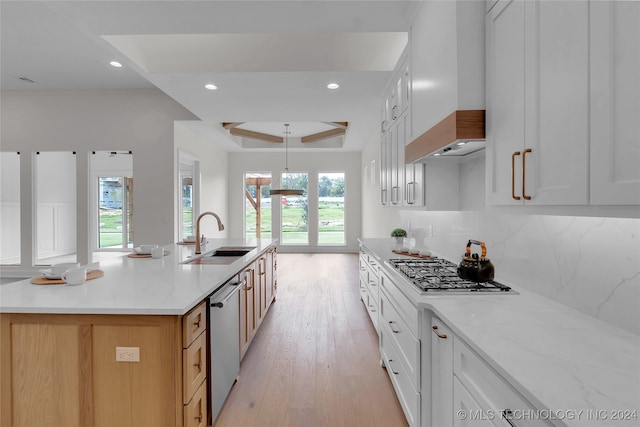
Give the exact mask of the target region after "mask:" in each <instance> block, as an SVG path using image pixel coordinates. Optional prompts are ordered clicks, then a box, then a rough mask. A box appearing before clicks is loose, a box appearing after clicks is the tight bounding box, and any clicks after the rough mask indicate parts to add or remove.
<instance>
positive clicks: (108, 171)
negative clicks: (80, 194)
mask: <svg viewBox="0 0 640 427" xmlns="http://www.w3.org/2000/svg"><path fill="white" fill-rule="evenodd" d="M90 169H91V174H92V176H93V178H92V181H93V184H92V186H91V188H92V189H93V195H92V196H91V204H92V206H93V207H92V209H91V211H92V217H93V219H92V220H91V227H92V228H93V230H94V236H95V240H93V239H92V241H93V242H94V243H92V247H94V248H95V250H98V251H110V250H111V251H117V250H123V249H127V248H131V247H133V236H134V229H133V154H131V152H128V151H118V152H116V151H99V152H94V153H93V154H92V155H91V157H90Z"/></svg>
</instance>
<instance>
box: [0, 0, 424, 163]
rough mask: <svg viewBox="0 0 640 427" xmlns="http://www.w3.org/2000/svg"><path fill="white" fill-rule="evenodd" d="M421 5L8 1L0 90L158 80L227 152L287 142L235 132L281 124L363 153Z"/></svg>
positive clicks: (293, 137) (276, 129) (276, 130)
mask: <svg viewBox="0 0 640 427" xmlns="http://www.w3.org/2000/svg"><path fill="white" fill-rule="evenodd" d="M419 3H420V2H414V1H401V0H391V1H375V0H373V1H367V0H356V1H331V0H329V1H326V0H323V1H313V0H297V1H296V0H294V1H268V0H259V1H243V0H235V1H206V0H205V1H186V0H182V1H171V0H168V1H51V0H49V1H4V0H3V1H2V2H0V19H1V33H0V42H1V48H2V49H1V58H0V59H1V62H0V66H1V70H0V73H1V74H0V76H1V81H0V88H1V89H2V91H6V90H19V91H22V90H25V91H43V90H89V89H134V88H154V87H155V88H158V89H160V90H162V91H163V92H165V93H166V94H167V95H169V96H171V97H172V98H174V99H175V100H176V101H177V102H179V103H180V104H182V105H183V106H184V107H185V108H187V109H189V110H190V111H191V112H193V113H194V114H195V115H196V116H197V117H199V118H200V119H201V122H194V123H191V126H192V128H193V129H194V130H196V131H197V132H200V133H203V134H205V135H206V136H208V137H211V138H212V139H213V140H215V141H216V143H218V144H220V145H221V146H223V147H224V148H226V149H228V150H230V151H239V150H243V149H264V150H273V149H281V144H274V143H272V142H269V141H265V140H264V138H262V139H261V138H253V137H251V136H247V135H246V134H245V135H239V134H237V133H238V132H236V135H233V134H232V133H231V132H230V131H231V129H236V130H240V129H244V130H245V131H248V132H257V133H259V134H271V135H275V136H276V137H279V138H282V135H283V129H284V123H290V124H291V126H290V131H291V134H290V141H291V143H292V144H291V147H292V150H297V149H298V150H303V149H304V150H310V149H311V150H313V149H327V150H348V151H357V150H359V149H361V148H362V146H364V145H365V143H366V142H367V141H368V139H369V138H371V137H372V135H374V134H375V132H376V131H377V129H378V125H377V123H378V120H379V119H378V117H379V98H380V95H381V93H382V91H383V90H384V86H385V84H386V82H387V80H388V79H389V77H390V73H391V71H392V69H393V67H394V65H395V63H396V61H397V59H398V57H399V56H400V54H401V52H402V50H403V49H404V47H405V45H406V43H407V38H408V36H407V33H408V30H409V27H410V22H411V17H412V15H413V13H414V12H415V10H416V8H417V7H418V5H419ZM112 60H117V61H119V62H121V63H122V64H123V67H121V68H113V67H111V66H110V65H109V62H110V61H112ZM25 79H28V80H25ZM29 80H31V81H32V82H29ZM207 83H211V84H214V85H215V86H216V87H217V89H216V90H207V89H205V87H204V85H205V84H207ZM329 83H338V84H339V86H340V87H339V88H338V89H333V90H331V89H328V88H327V84H329ZM224 123H234V124H235V125H234V126H229V125H227V126H226V128H225V126H224V125H223V124H224ZM240 123H241V124H240ZM335 123H346V124H348V126H345V127H344V128H343V129H342V130H343V131H344V132H341V131H339V130H335V129H341V127H340V126H336V125H335ZM330 130H333V132H335V134H334V135H329V136H327V137H323V138H318V139H316V140H315V142H313V143H305V142H303V138H304V137H307V136H310V135H314V134H318V133H322V132H328V131H330ZM240 133H241V132H240ZM249 135H251V134H250V133H249Z"/></svg>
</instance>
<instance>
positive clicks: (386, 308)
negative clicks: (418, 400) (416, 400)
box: [380, 292, 420, 390]
mask: <svg viewBox="0 0 640 427" xmlns="http://www.w3.org/2000/svg"><path fill="white" fill-rule="evenodd" d="M380 328H381V329H383V330H384V331H385V333H386V335H387V336H388V339H389V340H392V341H394V344H395V345H396V347H398V353H399V354H398V355H397V356H398V357H399V358H400V359H401V362H402V363H403V364H404V365H405V368H406V370H407V374H408V375H409V379H410V381H411V383H412V384H413V387H414V388H415V389H416V390H420V341H418V340H417V339H416V337H415V336H414V335H413V333H412V332H411V330H410V329H409V327H408V326H407V324H406V322H405V321H404V320H403V318H402V316H400V314H399V313H398V311H397V309H396V307H395V306H394V305H393V304H392V303H391V302H390V300H389V298H388V297H387V294H386V292H381V293H380Z"/></svg>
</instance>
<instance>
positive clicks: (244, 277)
mask: <svg viewBox="0 0 640 427" xmlns="http://www.w3.org/2000/svg"><path fill="white" fill-rule="evenodd" d="M276 280H277V273H276V249H275V247H273V248H271V249H269V250H268V251H267V252H266V253H264V254H262V255H261V256H260V257H258V259H256V260H255V261H254V262H252V263H251V264H249V265H247V266H246V267H245V268H244V269H243V270H242V272H241V273H240V283H241V285H240V286H242V289H241V290H240V359H242V358H243V357H244V355H245V353H246V352H247V350H248V349H249V345H250V344H251V341H252V340H253V337H254V335H255V334H256V332H257V331H258V328H259V327H260V324H261V323H262V320H263V319H264V317H265V316H266V315H267V311H268V310H269V307H271V303H272V302H273V301H274V300H275V297H276V286H277V285H276V283H277V282H276Z"/></svg>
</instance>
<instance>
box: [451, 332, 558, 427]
mask: <svg viewBox="0 0 640 427" xmlns="http://www.w3.org/2000/svg"><path fill="white" fill-rule="evenodd" d="M451 338H452V339H453V372H454V376H455V380H454V390H453V398H454V411H456V410H463V411H466V412H465V415H466V416H467V420H465V421H466V422H467V424H465V423H463V422H462V420H460V418H461V417H455V418H456V421H455V424H454V425H456V426H458V425H489V426H491V425H495V426H497V427H500V426H505V425H517V426H518V427H534V426H536V427H542V426H552V425H553V424H550V423H549V422H548V421H546V420H544V419H536V417H527V416H523V414H527V413H535V412H536V408H535V407H534V406H533V405H531V404H530V403H529V402H528V401H527V400H525V398H524V397H523V396H522V395H521V394H520V393H519V392H518V391H517V390H516V389H514V388H513V387H512V386H511V385H510V384H509V383H508V382H506V381H505V380H504V379H503V378H502V376H500V374H498V373H497V372H496V371H495V370H494V369H493V368H491V367H490V366H489V365H487V363H486V362H485V361H484V360H482V358H481V357H480V356H479V355H478V354H477V353H476V352H475V351H473V350H472V349H471V348H470V347H469V346H467V344H466V343H464V342H463V341H462V340H461V339H459V338H458V337H455V336H452V337H451ZM471 409H473V410H474V411H472V410H471ZM477 410H480V411H479V412H478V411H477ZM473 418H476V420H474V421H475V422H474V423H471V422H470V420H471V419H473ZM507 420H508V421H507ZM512 420H513V421H512ZM443 426H444V424H443Z"/></svg>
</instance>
